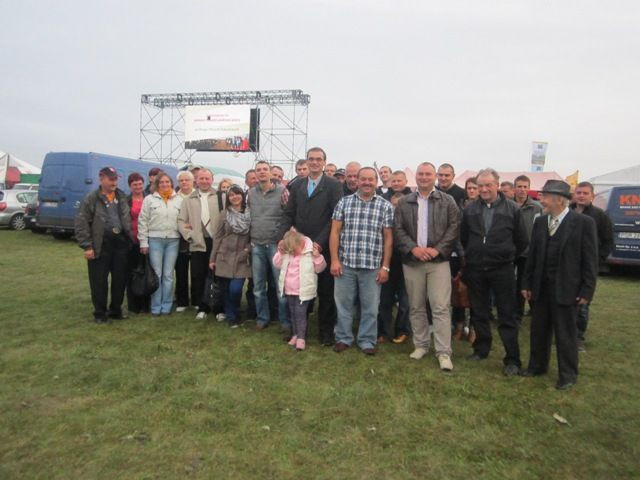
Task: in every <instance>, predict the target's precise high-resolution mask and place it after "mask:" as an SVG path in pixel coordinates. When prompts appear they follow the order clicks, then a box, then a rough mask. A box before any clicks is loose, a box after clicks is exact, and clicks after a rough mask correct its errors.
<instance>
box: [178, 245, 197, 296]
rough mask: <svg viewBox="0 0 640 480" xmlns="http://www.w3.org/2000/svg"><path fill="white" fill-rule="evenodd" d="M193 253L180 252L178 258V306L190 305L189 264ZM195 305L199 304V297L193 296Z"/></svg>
mask: <svg viewBox="0 0 640 480" xmlns="http://www.w3.org/2000/svg"><path fill="white" fill-rule="evenodd" d="M190 263H191V253H189V252H179V253H178V258H177V259H176V305H177V306H178V307H188V306H189V264H190ZM191 301H192V302H193V304H194V305H198V304H199V300H198V299H197V298H191Z"/></svg>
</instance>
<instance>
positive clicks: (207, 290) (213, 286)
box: [202, 270, 224, 313]
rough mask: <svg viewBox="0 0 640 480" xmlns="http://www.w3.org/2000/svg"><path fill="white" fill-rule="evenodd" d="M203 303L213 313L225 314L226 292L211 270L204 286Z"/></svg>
mask: <svg viewBox="0 0 640 480" xmlns="http://www.w3.org/2000/svg"><path fill="white" fill-rule="evenodd" d="M202 303H204V304H205V305H207V306H208V307H209V310H210V311H211V313H222V312H224V290H223V289H222V285H221V282H220V279H219V278H218V277H216V276H215V274H214V273H213V270H209V274H208V275H207V279H206V281H205V284H204V294H203V295H202Z"/></svg>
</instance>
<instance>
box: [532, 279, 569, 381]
mask: <svg viewBox="0 0 640 480" xmlns="http://www.w3.org/2000/svg"><path fill="white" fill-rule="evenodd" d="M532 308H533V310H532V313H533V315H532V318H531V356H530V358H529V370H531V371H532V372H534V373H536V374H543V373H547V370H548V369H549V359H550V357H551V339H552V337H553V335H554V334H555V337H556V353H557V355H558V380H559V382H560V383H566V382H575V381H576V379H577V378H578V342H577V326H576V320H577V306H576V305H558V303H556V301H555V287H554V285H551V284H545V286H544V287H543V289H542V291H541V292H540V296H539V298H538V299H537V300H536V301H535V302H533V304H532Z"/></svg>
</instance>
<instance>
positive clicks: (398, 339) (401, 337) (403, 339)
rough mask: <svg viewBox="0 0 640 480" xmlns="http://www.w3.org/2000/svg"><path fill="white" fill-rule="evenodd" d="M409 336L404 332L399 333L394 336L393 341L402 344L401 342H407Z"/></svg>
mask: <svg viewBox="0 0 640 480" xmlns="http://www.w3.org/2000/svg"><path fill="white" fill-rule="evenodd" d="M408 338H409V337H408V336H407V335H405V334H404V333H403V334H402V335H399V336H397V337H396V338H394V339H393V340H392V341H393V343H395V344H398V345H400V344H401V343H404V342H406V341H407V339H408Z"/></svg>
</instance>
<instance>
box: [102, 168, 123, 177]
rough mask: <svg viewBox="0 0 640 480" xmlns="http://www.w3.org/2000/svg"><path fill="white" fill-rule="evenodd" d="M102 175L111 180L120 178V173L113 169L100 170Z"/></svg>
mask: <svg viewBox="0 0 640 480" xmlns="http://www.w3.org/2000/svg"><path fill="white" fill-rule="evenodd" d="M100 175H104V176H105V177H109V178H110V179H111V180H113V179H116V178H118V177H119V175H118V172H117V171H116V169H115V168H113V167H104V168H103V169H101V170H100Z"/></svg>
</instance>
